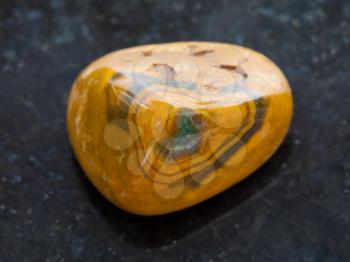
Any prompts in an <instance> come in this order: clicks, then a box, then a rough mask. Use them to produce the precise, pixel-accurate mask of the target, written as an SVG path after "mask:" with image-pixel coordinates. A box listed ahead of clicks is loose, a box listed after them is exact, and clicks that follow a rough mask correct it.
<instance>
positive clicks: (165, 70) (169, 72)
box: [152, 64, 176, 81]
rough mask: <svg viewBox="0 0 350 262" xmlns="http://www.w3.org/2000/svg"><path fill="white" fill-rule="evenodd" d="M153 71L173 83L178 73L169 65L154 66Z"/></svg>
mask: <svg viewBox="0 0 350 262" xmlns="http://www.w3.org/2000/svg"><path fill="white" fill-rule="evenodd" d="M152 67H153V68H152V69H153V70H155V71H157V72H159V73H160V74H161V77H162V78H163V79H165V80H166V81H171V80H174V79H175V76H176V72H175V70H174V68H173V67H172V66H170V65H168V64H153V65H152Z"/></svg>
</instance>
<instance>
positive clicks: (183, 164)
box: [67, 42, 293, 215]
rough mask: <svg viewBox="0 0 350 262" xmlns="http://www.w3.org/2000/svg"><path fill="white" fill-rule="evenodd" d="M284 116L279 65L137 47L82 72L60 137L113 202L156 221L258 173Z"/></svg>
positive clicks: (179, 47) (202, 48)
mask: <svg viewBox="0 0 350 262" xmlns="http://www.w3.org/2000/svg"><path fill="white" fill-rule="evenodd" d="M292 110H293V102H292V94H291V90H290V87H289V84H288V82H287V80H286V78H285V76H284V75H283V73H282V72H281V71H280V69H279V68H278V67H277V66H276V65H275V64H274V63H273V62H271V61H270V60H269V59H268V58H266V57H265V56H263V55H261V54H259V53H257V52H255V51H252V50H250V49H247V48H244V47H240V46H235V45H230V44H223V43H210V42H179V43H167V44H155V45H146V46H138V47H133V48H128V49H124V50H119V51H116V52H113V53H111V54H108V55H106V56H103V57H102V58H100V59H98V60H96V61H95V62H93V63H92V64H90V65H89V66H88V67H87V68H85V69H84V70H83V71H82V73H81V74H80V75H79V77H78V78H77V80H76V81H75V83H74V84H73V87H72V90H71V93H70V96H69V101H68V114H67V122H68V132H69V138H70V141H71V144H72V147H73V150H74V152H75V154H76V157H77V159H78V160H79V163H80V164H81V166H82V168H83V169H84V171H85V173H86V175H87V176H88V178H89V179H90V180H91V182H92V183H93V184H94V185H95V186H96V188H97V189H98V190H99V191H100V192H101V193H102V194H103V195H104V196H105V197H106V198H107V199H108V200H110V201H111V202H112V203H114V204H115V205H116V206H118V207H120V208H122V209H124V210H126V211H129V212H131V213H135V214H141V215H158V214H164V213H169V212H173V211H176V210H180V209H183V208H186V207H189V206H192V205H194V204H197V203H199V202H202V201H204V200H205V199H208V198H210V197H212V196H214V195H216V194H218V193H220V192H221V191H223V190H225V189H227V188H229V187H231V186H232V185H234V184H236V183H238V182H239V181H241V180H242V179H244V178H246V177H247V176H249V175H250V174H252V173H253V172H254V171H255V170H256V169H257V168H259V167H260V166H261V165H262V164H263V163H264V162H265V161H266V160H267V159H268V158H269V157H271V155H272V154H273V153H274V152H275V151H276V149H277V148H278V147H279V145H280V144H281V142H282V140H283V138H284V137H285V135H286V132H287V130H288V128H289V125H290V121H291V116H292Z"/></svg>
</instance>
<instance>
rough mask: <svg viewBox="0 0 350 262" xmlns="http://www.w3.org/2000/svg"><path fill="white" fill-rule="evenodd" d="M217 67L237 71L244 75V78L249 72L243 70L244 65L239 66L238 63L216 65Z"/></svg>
mask: <svg viewBox="0 0 350 262" xmlns="http://www.w3.org/2000/svg"><path fill="white" fill-rule="evenodd" d="M215 67H217V68H221V69H225V70H229V71H233V72H236V73H238V74H240V75H242V76H243V78H245V79H246V78H248V74H247V72H246V71H244V70H243V68H242V67H240V66H237V65H218V66H215Z"/></svg>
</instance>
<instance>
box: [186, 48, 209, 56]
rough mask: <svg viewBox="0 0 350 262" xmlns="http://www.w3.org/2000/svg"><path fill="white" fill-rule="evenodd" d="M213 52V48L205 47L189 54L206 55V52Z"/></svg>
mask: <svg viewBox="0 0 350 262" xmlns="http://www.w3.org/2000/svg"><path fill="white" fill-rule="evenodd" d="M214 52H215V50H213V49H207V50H200V51H197V52H194V53H192V54H191V55H193V56H201V55H206V54H209V53H214Z"/></svg>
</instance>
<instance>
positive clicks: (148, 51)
mask: <svg viewBox="0 0 350 262" xmlns="http://www.w3.org/2000/svg"><path fill="white" fill-rule="evenodd" d="M152 53H153V51H152V50H146V51H142V54H143V56H151V55H152Z"/></svg>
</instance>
